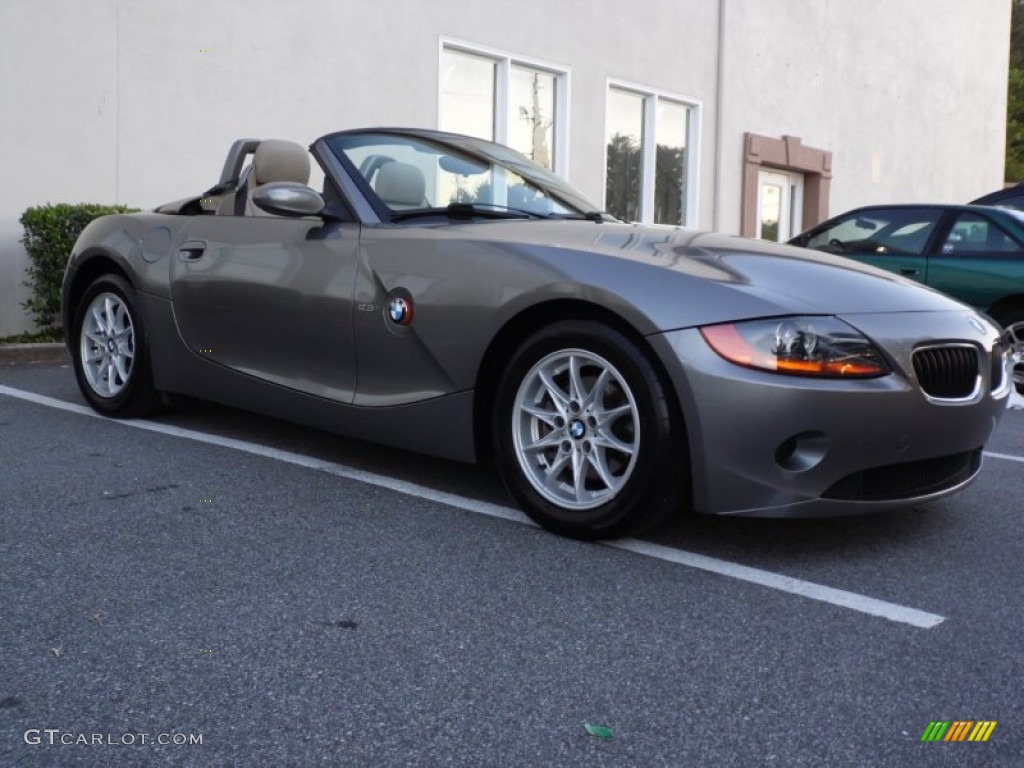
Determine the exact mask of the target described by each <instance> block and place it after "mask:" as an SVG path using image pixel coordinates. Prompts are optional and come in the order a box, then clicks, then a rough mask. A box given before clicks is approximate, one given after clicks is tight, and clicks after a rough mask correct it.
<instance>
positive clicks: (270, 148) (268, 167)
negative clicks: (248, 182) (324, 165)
mask: <svg viewBox="0 0 1024 768" xmlns="http://www.w3.org/2000/svg"><path fill="white" fill-rule="evenodd" d="M252 167H253V176H254V178H253V179H252V183H253V184H255V185H256V186H259V185H261V184H267V183H269V182H271V181H294V182H296V183H298V184H308V183H309V153H308V152H307V151H306V150H305V149H303V148H302V146H301V145H299V144H296V143H295V142H294V141H283V140H281V139H264V140H263V141H261V142H260V145H259V147H257V148H256V153H255V154H254V155H253V158H252Z"/></svg>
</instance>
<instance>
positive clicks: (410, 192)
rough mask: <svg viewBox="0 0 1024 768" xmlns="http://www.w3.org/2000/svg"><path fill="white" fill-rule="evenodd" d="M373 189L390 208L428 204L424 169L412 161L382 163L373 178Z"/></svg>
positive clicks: (420, 206) (418, 206)
mask: <svg viewBox="0 0 1024 768" xmlns="http://www.w3.org/2000/svg"><path fill="white" fill-rule="evenodd" d="M373 189H374V191H375V192H376V193H377V196H378V197H380V199H381V200H383V201H384V202H385V203H387V205H388V207H389V208H422V207H423V206H425V205H427V204H428V203H427V201H426V198H425V193H426V190H427V181H426V179H425V178H424V176H423V171H421V170H420V169H419V168H417V167H416V166H415V165H411V164H410V163H398V162H394V163H385V164H384V165H382V166H381V167H380V170H378V171H377V176H376V178H374V180H373Z"/></svg>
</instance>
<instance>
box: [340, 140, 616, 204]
mask: <svg viewBox="0 0 1024 768" xmlns="http://www.w3.org/2000/svg"><path fill="white" fill-rule="evenodd" d="M327 145H328V146H329V147H330V148H331V150H332V151H333V152H334V153H335V154H336V155H338V156H339V157H342V158H344V159H345V160H347V161H348V163H350V164H351V166H352V168H354V169H355V170H356V172H357V173H358V174H359V175H360V176H362V178H363V180H364V181H365V182H366V186H367V187H368V188H369V189H370V190H372V192H373V193H374V194H375V195H376V196H377V198H379V199H380V201H381V202H382V203H383V204H384V205H385V206H386V207H387V208H388V210H390V211H391V213H392V217H393V218H395V219H400V218H405V217H410V216H412V215H418V214H419V213H421V212H422V213H423V214H429V213H430V212H440V211H447V212H459V213H462V214H472V213H480V214H481V215H488V214H489V213H490V214H496V213H500V214H502V215H515V216H525V217H530V218H547V217H551V218H567V217H568V218H575V217H588V218H590V217H594V216H599V214H597V213H595V212H596V211H597V208H596V206H594V205H593V204H592V203H590V202H589V201H588V200H587V199H586V198H585V197H583V195H582V194H580V193H579V192H578V191H577V190H575V189H573V188H572V187H571V186H570V185H569V184H568V183H566V182H565V181H564V180H563V179H561V178H559V177H558V176H556V175H554V174H553V173H551V172H550V171H548V170H546V169H544V168H542V167H541V166H539V165H537V164H536V163H534V162H533V161H532V160H530V159H528V158H527V157H525V156H523V155H521V154H519V153H518V152H516V151H514V150H512V149H509V148H508V147H503V146H501V145H499V144H493V143H491V142H488V141H483V140H480V139H473V138H470V137H467V136H457V135H453V134H436V135H434V134H431V135H429V136H427V135H421V134H413V133H398V132H383V131H381V132H368V133H340V134H334V135H333V136H330V137H328V138H327Z"/></svg>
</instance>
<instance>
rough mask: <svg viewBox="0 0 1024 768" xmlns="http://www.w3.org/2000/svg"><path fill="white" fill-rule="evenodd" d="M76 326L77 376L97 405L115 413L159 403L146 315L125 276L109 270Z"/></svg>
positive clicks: (85, 301)
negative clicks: (152, 370) (141, 311)
mask: <svg viewBox="0 0 1024 768" xmlns="http://www.w3.org/2000/svg"><path fill="white" fill-rule="evenodd" d="M73 331H74V336H73V337H72V338H73V339H74V344H73V346H72V356H73V362H74V367H75V378H76V379H77V380H78V387H79V389H81V390H82V394H83V395H84V396H85V399H86V400H88V401H89V404H90V405H91V406H92V407H93V408H95V409H96V410H97V411H100V412H101V413H105V414H108V415H110V416H136V415H141V414H143V413H147V412H149V411H152V410H154V409H155V408H156V407H157V406H158V405H159V395H158V393H157V392H156V390H155V389H154V387H153V382H152V377H151V374H150V369H149V358H148V355H147V350H146V337H145V333H144V329H143V324H142V316H141V313H140V312H139V311H138V310H137V309H136V303H135V291H134V290H133V289H132V287H131V285H130V284H129V283H128V282H127V281H126V280H125V279H124V278H122V277H120V276H118V275H104V276H103V277H100V278H98V279H97V280H96V281H95V282H93V283H92V285H90V286H89V287H88V288H87V289H86V290H85V293H84V294H83V295H82V298H81V300H80V302H79V304H78V308H77V310H76V312H75V316H74V329H73Z"/></svg>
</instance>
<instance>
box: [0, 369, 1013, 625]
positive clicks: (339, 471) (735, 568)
mask: <svg viewBox="0 0 1024 768" xmlns="http://www.w3.org/2000/svg"><path fill="white" fill-rule="evenodd" d="M0 395H7V396H8V397H13V398H17V399H19V400H25V401H27V402H30V403H35V404H37V405H43V406H46V407H48V408H56V409H58V410H62V411H67V412H69V413H76V414H79V415H82V416H90V417H93V418H98V419H103V420H104V421H107V422H110V423H114V424H122V425H124V426H128V427H133V428H135V429H145V430H148V431H150V432H159V433H160V434H163V435H170V436H172V437H180V438H184V439H186V440H195V441H196V442H200V443H206V444H208V445H217V446H221V447H223V448H230V449H232V450H235V451H243V452H245V453H249V454H254V455H256V456H263V457H266V458H269V459H274V460H275V461H281V462H285V463H287V464H294V465H296V466H300V467H305V468H307V469H315V470H317V471H320V472H326V473H328V474H331V475H335V476H337V477H343V478H345V479H348V480H356V481H358V482H361V483H367V484H369V485H374V486H377V487H380V488H386V489H388V490H391V491H395V492H397V493H402V494H406V495H408V496H415V497H416V498H419V499H427V500H429V501H435V502H438V503H440V504H445V505H447V506H450V507H455V508H457V509H462V510H465V511H467V512H475V513H477V514H481V515H488V516H489V517H498V518H501V519H503V520H510V521H512V522H516V523H523V524H526V525H534V523H533V522H532V521H531V520H530V519H529V518H528V517H526V515H525V514H523V513H522V512H520V511H519V510H517V509H512V508H510V507H504V506H501V505H500V504H492V503H490V502H486V501H478V500H477V499H470V498H466V497H464V496H458V495H456V494H453V493H445V492H444V491H437V490H434V489H433V488H427V487H426V486H423V485H419V484H417V483H410V482H406V481H405V480H397V479H395V478H393V477H388V476H386V475H379V474H376V473H375V472H365V471H363V470H361V469H355V468H354V467H347V466H345V465H343V464H336V463H334V462H330V461H324V460H323V459H316V458H313V457H311V456H304V455H303V454H300V453H293V452H291V451H283V450H280V449H278V448H270V447H268V446H265V445H259V444H258V443H250V442H246V441H244V440H236V439H234V438H230V437H220V436H219V435H210V434H207V433H205V432H197V431H195V430H192V429H184V428H182V427H175V426H173V425H170V424H159V423H157V422H155V421H146V420H144V419H123V420H120V419H108V418H106V417H104V416H101V415H99V414H98V413H96V412H95V411H93V410H92V409H91V408H88V407H86V406H84V405H78V404H76V403H68V402H65V401H63V400H57V399H56V398H52V397H47V396H46V395H40V394H37V393H35V392H27V391H25V390H21V389H14V388H12V387H6V386H4V385H2V384H0ZM986 455H991V456H994V457H995V458H1009V459H1013V460H1015V461H1024V459H1020V458H1017V457H1013V456H1006V455H1004V454H986ZM605 544H606V545H607V546H609V547H614V548H616V549H621V550H625V551H627V552H632V553H635V554H638V555H644V556H645V557H652V558H656V559H658V560H662V561H665V562H669V563H677V564H679V565H685V566H689V567H691V568H697V569H699V570H702V571H707V572H709V573H715V574H719V575H721V576H728V577H729V578H733V579H738V580H740V581H746V582H749V583H751V584H758V585H760V586H763V587H768V588H770V589H775V590H778V591H780V592H788V593H789V594H792V595H799V596H801V597H808V598H810V599H812V600H819V601H821V602H824V603H830V604H831V605H836V606H840V607H842V608H849V609H850V610H853V611H859V612H860V613H866V614H869V615H871V616H880V617H882V618H885V619H889V620H890V621H896V622H900V623H902V624H909V625H911V626H913V627H919V628H921V629H930V628H932V627H935V626H938V625H939V624H941V623H942V622H943V621H945V617H944V616H939V615H938V614H934V613H928V612H927V611H921V610H918V609H916V608H909V607H907V606H904V605H899V604H897V603H890V602H886V601H885V600H877V599H875V598H873V597H868V596H866V595H861V594H857V593H856V592H847V591H846V590H842V589H835V588H833V587H826V586H824V585H822V584H815V583H814V582H811V581H804V580H803V579H795V578H792V577H789V576H783V575H781V574H778V573H772V572H771V571H764V570H761V569H759V568H751V567H749V566H746V565H740V564H738V563H732V562H729V561H727V560H719V559H717V558H714V557H707V556H706V555H699V554H696V553H694V552H686V551H684V550H680V549H674V548H672V547H665V546H662V545H659V544H652V543H650V542H647V541H640V540H638V539H620V540H618V541H610V542H605Z"/></svg>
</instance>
